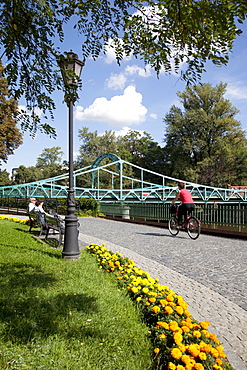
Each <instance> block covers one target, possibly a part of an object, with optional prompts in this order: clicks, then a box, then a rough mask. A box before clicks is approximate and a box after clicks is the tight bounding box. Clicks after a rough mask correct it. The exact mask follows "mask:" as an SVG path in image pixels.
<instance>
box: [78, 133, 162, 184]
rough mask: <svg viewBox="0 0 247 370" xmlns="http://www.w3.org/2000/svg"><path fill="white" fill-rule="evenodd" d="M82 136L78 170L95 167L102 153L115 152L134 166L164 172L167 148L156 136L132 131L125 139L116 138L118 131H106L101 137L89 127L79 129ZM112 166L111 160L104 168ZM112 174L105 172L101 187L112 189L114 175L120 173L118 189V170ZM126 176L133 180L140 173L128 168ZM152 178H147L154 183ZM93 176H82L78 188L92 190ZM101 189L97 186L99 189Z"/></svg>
mask: <svg viewBox="0 0 247 370" xmlns="http://www.w3.org/2000/svg"><path fill="white" fill-rule="evenodd" d="M79 137H80V139H81V141H82V145H81V146H80V155H79V156H78V158H77V162H76V163H75V168H78V169H79V168H84V167H86V166H89V165H91V164H92V163H93V162H94V161H95V160H96V159H97V158H98V157H99V156H100V155H101V154H104V153H114V154H116V155H118V156H119V157H120V158H121V159H122V160H125V161H127V162H130V163H133V164H135V165H137V166H140V167H144V168H146V169H150V170H152V171H157V172H161V171H162V168H163V167H164V162H163V158H164V154H163V149H162V148H161V147H160V146H159V144H158V143H156V142H155V141H154V140H153V139H152V137H151V136H150V135H149V134H148V133H147V132H144V133H143V134H141V133H140V132H138V131H134V130H129V132H127V134H126V135H124V136H116V134H115V133H114V131H106V132H105V133H104V134H103V135H99V134H98V132H97V131H94V132H89V130H88V128H86V127H84V128H82V129H81V130H79ZM107 163H109V159H108V158H105V159H104V161H102V163H100V165H104V164H107ZM111 170H112V172H113V173H112V174H109V173H107V172H103V171H101V173H100V184H101V188H112V186H113V185H112V176H114V172H116V177H115V178H114V186H119V178H118V176H117V173H118V170H117V168H116V167H112V168H111ZM123 174H124V175H125V176H129V177H137V178H140V170H138V169H134V168H132V169H131V168H130V166H125V167H124V168H123ZM151 180H152V175H150V177H149V178H145V181H151ZM97 181H98V174H97V173H96V175H95V184H97ZM91 184H92V175H91V174H88V175H83V176H81V178H80V177H79V176H78V182H77V185H78V186H82V187H91ZM123 185H124V186H125V187H127V186H132V183H131V181H130V180H128V179H123ZM96 187H97V186H96Z"/></svg>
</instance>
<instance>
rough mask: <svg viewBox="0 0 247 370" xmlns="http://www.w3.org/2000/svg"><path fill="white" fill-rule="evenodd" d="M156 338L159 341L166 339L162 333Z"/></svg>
mask: <svg viewBox="0 0 247 370" xmlns="http://www.w3.org/2000/svg"><path fill="white" fill-rule="evenodd" d="M158 338H159V339H165V338H166V335H165V334H164V333H162V334H160V335H159V336H158Z"/></svg>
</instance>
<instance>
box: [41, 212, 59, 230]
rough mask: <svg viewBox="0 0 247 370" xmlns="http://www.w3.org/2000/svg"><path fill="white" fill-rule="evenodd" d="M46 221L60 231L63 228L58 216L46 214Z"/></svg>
mask: <svg viewBox="0 0 247 370" xmlns="http://www.w3.org/2000/svg"><path fill="white" fill-rule="evenodd" d="M45 222H46V225H47V226H48V227H49V228H51V229H54V230H58V231H59V230H60V229H61V227H60V223H59V220H58V219H57V218H56V217H51V216H47V215H45Z"/></svg>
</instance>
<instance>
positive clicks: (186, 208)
mask: <svg viewBox="0 0 247 370" xmlns="http://www.w3.org/2000/svg"><path fill="white" fill-rule="evenodd" d="M177 200H180V201H181V203H182V204H180V206H179V207H178V224H179V225H182V218H183V215H186V214H187V212H188V213H189V214H190V213H191V212H192V211H193V210H194V208H195V204H194V201H193V199H192V196H191V193H190V191H189V190H188V189H185V188H184V183H183V182H179V183H178V192H177V194H176V197H175V198H174V199H173V201H172V202H171V205H174V203H175V202H176V201H177Z"/></svg>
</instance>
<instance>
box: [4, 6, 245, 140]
mask: <svg viewBox="0 0 247 370" xmlns="http://www.w3.org/2000/svg"><path fill="white" fill-rule="evenodd" d="M0 13H1V23H0V36H1V37H0V48H1V51H2V55H3V56H4V58H5V59H6V70H5V72H6V76H7V78H8V80H9V84H10V86H11V88H12V92H13V97H14V98H15V99H20V98H21V97H22V96H24V98H25V99H26V103H27V109H28V114H26V113H25V112H21V113H20V114H19V119H20V120H21V121H22V128H23V129H24V130H27V129H29V130H30V131H31V133H32V134H34V133H35V131H36V130H37V129H40V130H41V131H43V132H46V133H48V134H50V135H51V136H54V135H55V131H54V129H53V128H52V127H51V126H50V124H49V123H48V122H45V123H43V124H41V122H40V119H39V117H38V115H37V114H36V111H35V108H39V109H41V111H42V112H43V114H44V116H45V119H46V120H48V115H50V116H51V118H53V111H54V109H55V104H54V101H53V100H52V98H51V95H52V92H53V91H54V90H56V89H63V83H62V80H61V76H60V73H59V72H58V70H57V68H56V67H55V65H56V64H57V60H58V59H60V57H61V53H60V51H59V47H58V45H57V44H56V43H55V40H56V42H57V43H58V44H59V43H60V42H62V41H63V37H64V33H63V26H64V25H65V24H66V23H67V22H68V21H70V22H71V23H72V27H71V29H73V28H74V29H75V32H76V31H77V32H78V33H79V34H80V35H81V36H82V37H81V39H82V53H83V58H89V57H92V58H94V59H96V58H97V57H98V56H99V55H100V54H101V53H102V52H105V50H106V47H107V46H110V47H112V48H114V50H115V52H116V58H117V61H118V63H120V62H121V60H122V59H123V57H124V56H126V55H127V56H128V55H134V56H135V57H139V58H140V59H141V60H143V62H144V64H150V65H151V67H152V68H153V69H154V70H155V71H156V72H157V74H159V72H160V70H161V69H163V70H164V71H165V72H166V73H171V72H172V71H173V70H174V69H175V71H176V72H178V71H179V68H180V65H181V63H184V65H185V70H184V71H182V78H183V79H185V80H186V81H188V82H191V81H192V82H194V81H195V80H196V79H198V78H199V76H200V75H201V73H202V72H203V71H204V69H205V67H204V66H205V63H206V61H207V60H211V61H212V62H213V63H214V64H216V65H222V64H226V63H227V61H228V55H229V53H230V52H231V50H232V47H233V42H234V40H235V38H236V36H237V35H238V34H240V33H241V30H240V27H241V23H242V22H243V21H244V20H245V19H246V14H247V4H246V2H245V1H243V0H229V1H221V0H216V1H214V2H212V1H210V0H199V1H185V0H181V1H170V0H163V1H159V2H156V1H153V0H147V1H146V0H145V1H143V0H135V1H128V0H127V1H122V0H116V1H114V3H113V2H111V1H109V0H103V1H98V0H92V1H86V2H85V1H81V0H80V1H77V2H74V1H70V2H69V1H67V0H43V1H38V2H37V1H36V0H16V1H14V2H13V1H11V0H4V1H1V3H0Z"/></svg>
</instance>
